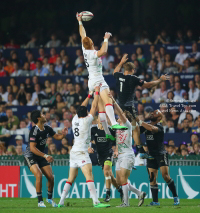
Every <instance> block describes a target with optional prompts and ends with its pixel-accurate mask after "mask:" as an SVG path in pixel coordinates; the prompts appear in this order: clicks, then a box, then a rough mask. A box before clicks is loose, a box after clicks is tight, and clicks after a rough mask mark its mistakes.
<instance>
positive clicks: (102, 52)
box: [97, 32, 112, 57]
mask: <svg viewBox="0 0 200 213" xmlns="http://www.w3.org/2000/svg"><path fill="white" fill-rule="evenodd" d="M111 35H112V34H111V33H107V32H106V33H105V36H104V42H103V44H102V46H101V49H100V50H99V51H98V52H97V56H98V57H101V56H103V55H105V54H106V53H107V51H108V39H109V38H110V36H111Z"/></svg>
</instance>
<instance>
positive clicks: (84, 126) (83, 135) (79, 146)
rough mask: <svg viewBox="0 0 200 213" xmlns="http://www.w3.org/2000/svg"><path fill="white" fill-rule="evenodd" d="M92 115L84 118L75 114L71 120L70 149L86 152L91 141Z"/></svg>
mask: <svg viewBox="0 0 200 213" xmlns="http://www.w3.org/2000/svg"><path fill="white" fill-rule="evenodd" d="M92 121H93V116H92V115H91V114H89V115H88V116H86V117H85V118H79V117H78V115H77V114H76V115H75V116H74V118H73V120H72V130H73V133H74V145H73V147H72V151H83V152H88V145H89V143H90V141H91V125H92Z"/></svg>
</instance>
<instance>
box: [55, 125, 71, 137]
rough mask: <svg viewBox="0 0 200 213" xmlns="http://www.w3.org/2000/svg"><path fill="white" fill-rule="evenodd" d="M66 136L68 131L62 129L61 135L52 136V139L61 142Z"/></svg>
mask: <svg viewBox="0 0 200 213" xmlns="http://www.w3.org/2000/svg"><path fill="white" fill-rule="evenodd" d="M67 134H68V129H67V128H66V127H65V128H64V129H62V133H61V134H57V133H56V134H55V135H54V136H53V138H54V139H56V140H62V139H63V138H64V137H66V135H67Z"/></svg>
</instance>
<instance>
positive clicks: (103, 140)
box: [97, 137, 107, 142]
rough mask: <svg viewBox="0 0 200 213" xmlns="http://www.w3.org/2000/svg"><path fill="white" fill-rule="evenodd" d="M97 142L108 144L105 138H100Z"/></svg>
mask: <svg viewBox="0 0 200 213" xmlns="http://www.w3.org/2000/svg"><path fill="white" fill-rule="evenodd" d="M97 142H107V140H106V138H105V137H98V138H97Z"/></svg>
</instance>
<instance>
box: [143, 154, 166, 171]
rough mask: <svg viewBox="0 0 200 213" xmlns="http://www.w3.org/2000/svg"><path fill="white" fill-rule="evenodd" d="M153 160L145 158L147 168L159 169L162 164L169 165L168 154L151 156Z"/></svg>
mask: <svg viewBox="0 0 200 213" xmlns="http://www.w3.org/2000/svg"><path fill="white" fill-rule="evenodd" d="M153 157H154V159H153V160H149V159H147V168H152V169H157V170H158V169H159V168H160V167H162V166H169V161H168V154H167V153H165V154H162V155H157V156H153Z"/></svg>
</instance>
